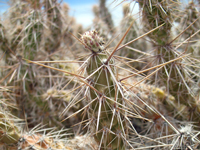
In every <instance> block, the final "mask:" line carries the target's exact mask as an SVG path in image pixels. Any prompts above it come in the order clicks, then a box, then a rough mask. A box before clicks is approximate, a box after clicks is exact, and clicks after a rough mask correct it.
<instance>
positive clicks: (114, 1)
mask: <svg viewBox="0 0 200 150" xmlns="http://www.w3.org/2000/svg"><path fill="white" fill-rule="evenodd" d="M8 1H9V0H0V14H2V13H4V12H5V11H6V10H7V9H8V8H9V6H8V5H7V2H8ZM121 1H122V0H107V6H108V8H109V10H110V12H111V14H112V17H113V20H114V23H115V25H118V24H119V22H120V20H121V19H122V5H118V4H119V3H120V2H121ZM63 2H65V3H67V4H68V5H69V6H70V11H69V15H70V16H73V17H75V18H76V22H77V23H80V24H82V25H83V26H84V27H88V26H89V25H91V24H92V20H93V19H94V15H93V12H92V6H93V5H98V0H63ZM137 12H138V6H137V5H136V7H134V10H133V13H134V14H135V13H137Z"/></svg>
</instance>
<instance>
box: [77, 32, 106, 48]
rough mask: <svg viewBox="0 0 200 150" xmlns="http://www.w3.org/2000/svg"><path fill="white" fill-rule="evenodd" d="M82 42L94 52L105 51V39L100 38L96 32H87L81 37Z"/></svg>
mask: <svg viewBox="0 0 200 150" xmlns="http://www.w3.org/2000/svg"><path fill="white" fill-rule="evenodd" d="M81 41H82V42H83V43H84V44H85V46H86V48H87V49H90V50H91V51H93V52H98V51H102V50H103V46H102V45H103V44H104V41H103V38H102V37H100V36H99V35H98V32H97V31H95V30H93V31H87V32H85V33H84V34H83V35H82V37H81Z"/></svg>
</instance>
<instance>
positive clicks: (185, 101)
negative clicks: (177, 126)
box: [139, 0, 196, 118]
mask: <svg viewBox="0 0 200 150" xmlns="http://www.w3.org/2000/svg"><path fill="white" fill-rule="evenodd" d="M139 5H140V8H141V9H142V14H143V21H144V23H145V25H146V28H147V29H148V30H151V29H153V28H155V27H157V26H159V25H161V24H163V23H164V25H163V26H162V27H161V28H159V29H157V30H155V31H154V32H152V33H151V34H149V37H150V38H151V39H152V41H153V45H154V47H156V51H155V58H156V60H155V62H157V64H161V63H164V62H168V61H170V60H172V59H175V58H178V57H179V56H180V53H177V52H176V49H175V48H174V46H173V44H172V43H173V41H174V40H172V38H171V27H172V22H173V17H174V16H173V9H174V8H175V7H176V3H175V2H171V1H168V0H164V1H154V0H152V1H142V0H141V1H139ZM188 59H189V58H188ZM183 63H184V62H183V59H180V60H178V61H175V62H173V63H171V64H168V65H165V66H164V67H163V68H162V69H161V70H159V71H158V72H157V73H156V76H157V77H158V78H157V79H156V80H155V81H156V82H157V83H159V85H161V86H166V87H167V91H168V92H169V93H170V94H172V95H173V96H174V97H175V99H176V101H177V104H178V105H186V106H188V107H189V108H191V109H192V108H193V107H196V100H195V98H194V93H192V92H191V89H189V87H190V84H191V83H189V82H187V78H188V76H187V73H186V72H187V71H186V69H185V68H184V67H183ZM187 117H188V116H186V118H187ZM195 118H196V117H195Z"/></svg>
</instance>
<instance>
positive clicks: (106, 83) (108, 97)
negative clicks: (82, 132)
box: [81, 31, 126, 150]
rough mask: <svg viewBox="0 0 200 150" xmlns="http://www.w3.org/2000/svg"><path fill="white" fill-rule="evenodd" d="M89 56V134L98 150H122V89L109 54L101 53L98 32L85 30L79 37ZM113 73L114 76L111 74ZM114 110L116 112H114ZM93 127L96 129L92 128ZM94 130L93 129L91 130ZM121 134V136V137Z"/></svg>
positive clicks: (101, 45)
mask: <svg viewBox="0 0 200 150" xmlns="http://www.w3.org/2000/svg"><path fill="white" fill-rule="evenodd" d="M81 40H82V42H83V43H84V45H85V46H86V48H87V49H88V50H90V51H91V56H90V58H89V60H88V62H87V63H88V65H87V68H86V70H87V73H88V76H89V77H88V79H87V80H88V82H89V85H90V88H89V90H88V95H87V97H88V103H91V102H92V103H91V104H90V106H89V117H90V118H91V119H94V124H91V125H92V126H93V127H92V129H91V133H94V137H95V139H96V141H98V143H99V144H100V147H101V149H113V150H114V149H120V150H122V149H125V143H124V141H123V138H122V136H124V137H125V136H126V135H124V134H125V130H126V125H125V120H124V117H123V115H121V113H124V112H123V111H121V110H120V108H121V105H122V95H121V94H122V93H121V91H122V89H119V87H117V86H118V85H117V83H115V81H114V80H115V79H114V78H115V77H113V76H112V75H113V73H114V72H115V68H114V67H110V65H111V64H113V62H112V60H109V61H108V62H106V61H107V60H108V57H109V55H108V54H107V53H105V52H104V51H103V44H104V42H103V39H102V38H101V37H99V35H98V33H97V31H88V32H86V33H84V34H83V35H82V37H81ZM114 74H115V73H114ZM115 111H116V112H115ZM95 126H96V127H95ZM94 127H95V128H94ZM121 134H122V135H121Z"/></svg>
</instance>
